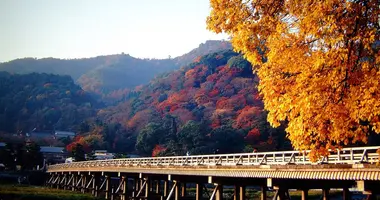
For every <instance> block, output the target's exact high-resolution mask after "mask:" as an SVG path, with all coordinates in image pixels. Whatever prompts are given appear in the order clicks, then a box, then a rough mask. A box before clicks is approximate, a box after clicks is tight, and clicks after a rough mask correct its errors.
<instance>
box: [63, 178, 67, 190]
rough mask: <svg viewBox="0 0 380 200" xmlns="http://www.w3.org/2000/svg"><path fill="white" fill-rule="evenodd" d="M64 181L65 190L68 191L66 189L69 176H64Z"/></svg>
mask: <svg viewBox="0 0 380 200" xmlns="http://www.w3.org/2000/svg"><path fill="white" fill-rule="evenodd" d="M63 179H64V181H63V190H66V188H67V174H64V175H63Z"/></svg>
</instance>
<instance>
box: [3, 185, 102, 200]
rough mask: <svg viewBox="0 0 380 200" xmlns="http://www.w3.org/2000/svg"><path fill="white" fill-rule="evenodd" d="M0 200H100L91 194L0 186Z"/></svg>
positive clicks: (30, 187)
mask: <svg viewBox="0 0 380 200" xmlns="http://www.w3.org/2000/svg"><path fill="white" fill-rule="evenodd" d="M0 199H1V200H90V199H91V200H92V199H96V200H101V198H94V197H93V196H91V194H82V193H78V192H72V191H69V192H68V191H65V190H57V189H51V188H45V187H40V186H27V185H25V186H23V185H21V186H20V185H0Z"/></svg>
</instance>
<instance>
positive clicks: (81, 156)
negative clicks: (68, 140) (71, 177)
mask: <svg viewBox="0 0 380 200" xmlns="http://www.w3.org/2000/svg"><path fill="white" fill-rule="evenodd" d="M71 156H72V157H73V158H74V160H75V161H76V162H78V161H85V160H86V157H85V152H84V148H83V145H81V144H79V143H77V144H76V146H75V147H74V148H73V149H72V151H71Z"/></svg>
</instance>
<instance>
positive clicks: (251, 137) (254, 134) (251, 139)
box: [244, 128, 260, 144]
mask: <svg viewBox="0 0 380 200" xmlns="http://www.w3.org/2000/svg"><path fill="white" fill-rule="evenodd" d="M244 140H245V141H247V142H248V144H254V143H255V142H258V141H259V140H260V131H259V129H257V128H254V129H252V130H250V131H249V132H248V134H247V136H245V137H244Z"/></svg>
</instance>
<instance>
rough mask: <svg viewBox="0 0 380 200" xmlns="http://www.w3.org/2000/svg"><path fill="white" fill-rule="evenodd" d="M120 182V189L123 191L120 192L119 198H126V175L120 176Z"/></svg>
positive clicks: (124, 199) (125, 199)
mask: <svg viewBox="0 0 380 200" xmlns="http://www.w3.org/2000/svg"><path fill="white" fill-rule="evenodd" d="M121 184H122V186H123V188H122V190H123V192H122V193H121V200H127V199H128V196H127V191H128V177H126V176H122V177H121Z"/></svg>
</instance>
